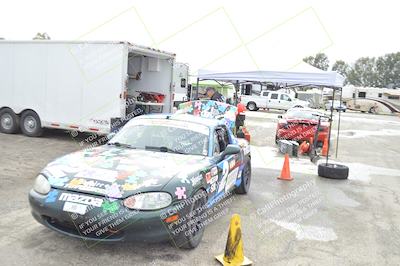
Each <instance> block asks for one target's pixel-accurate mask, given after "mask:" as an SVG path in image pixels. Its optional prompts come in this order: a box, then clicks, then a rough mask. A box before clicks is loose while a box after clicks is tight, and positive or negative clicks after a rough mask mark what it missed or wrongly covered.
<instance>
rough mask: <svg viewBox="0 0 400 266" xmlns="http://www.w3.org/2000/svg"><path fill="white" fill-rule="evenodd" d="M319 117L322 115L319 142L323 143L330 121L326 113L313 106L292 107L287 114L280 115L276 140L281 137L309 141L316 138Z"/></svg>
mask: <svg viewBox="0 0 400 266" xmlns="http://www.w3.org/2000/svg"><path fill="white" fill-rule="evenodd" d="M319 117H322V118H321V119H322V120H321V125H320V127H319V132H318V144H319V145H321V144H322V143H323V141H324V139H325V138H326V137H327V136H328V132H329V122H328V121H327V119H326V117H325V114H323V113H321V112H319V111H317V110H314V109H311V108H291V109H289V110H288V111H287V112H286V113H285V115H283V116H280V119H279V121H278V124H277V127H276V135H275V141H276V142H278V140H280V139H286V140H295V141H299V142H301V141H304V140H307V141H309V140H310V139H311V138H314V134H315V131H316V130H317V125H318V119H319Z"/></svg>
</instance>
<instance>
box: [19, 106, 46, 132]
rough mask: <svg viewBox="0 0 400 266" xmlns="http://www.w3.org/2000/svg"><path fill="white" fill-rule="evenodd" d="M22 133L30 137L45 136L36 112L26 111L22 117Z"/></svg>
mask: <svg viewBox="0 0 400 266" xmlns="http://www.w3.org/2000/svg"><path fill="white" fill-rule="evenodd" d="M20 126H21V131H22V133H24V135H26V136H28V137H40V136H41V135H42V134H43V128H42V124H41V123H40V118H39V116H38V115H37V114H36V113H35V112H34V111H25V112H23V113H22V115H21V124H20Z"/></svg>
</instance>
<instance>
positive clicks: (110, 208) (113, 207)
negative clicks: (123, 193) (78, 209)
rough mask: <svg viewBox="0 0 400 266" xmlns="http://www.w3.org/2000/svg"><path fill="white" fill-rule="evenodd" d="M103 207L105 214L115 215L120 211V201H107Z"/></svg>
mask: <svg viewBox="0 0 400 266" xmlns="http://www.w3.org/2000/svg"><path fill="white" fill-rule="evenodd" d="M101 207H102V209H103V212H109V213H115V212H116V211H118V210H119V204H118V201H114V202H111V201H108V200H105V201H104V202H103V203H102V204H101Z"/></svg>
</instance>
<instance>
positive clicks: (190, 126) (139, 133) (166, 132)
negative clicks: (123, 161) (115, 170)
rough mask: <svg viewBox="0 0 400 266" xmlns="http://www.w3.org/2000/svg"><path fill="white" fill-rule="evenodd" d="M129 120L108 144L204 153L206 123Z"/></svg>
mask: <svg viewBox="0 0 400 266" xmlns="http://www.w3.org/2000/svg"><path fill="white" fill-rule="evenodd" d="M132 122H133V123H129V124H127V125H126V126H125V127H123V128H122V129H121V131H120V132H118V133H117V134H116V135H115V136H114V137H113V138H112V139H111V140H110V142H109V144H110V145H116V146H120V147H127V148H136V149H146V150H152V151H160V152H171V153H180V154H192V155H203V156H207V154H208V136H209V129H208V127H206V126H203V125H198V124H195V123H191V122H182V121H174V120H167V119H138V121H132Z"/></svg>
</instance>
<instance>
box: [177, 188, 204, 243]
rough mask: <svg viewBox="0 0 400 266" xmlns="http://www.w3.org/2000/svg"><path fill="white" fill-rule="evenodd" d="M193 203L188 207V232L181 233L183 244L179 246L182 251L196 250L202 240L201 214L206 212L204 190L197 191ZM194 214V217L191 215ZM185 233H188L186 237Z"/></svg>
mask: <svg viewBox="0 0 400 266" xmlns="http://www.w3.org/2000/svg"><path fill="white" fill-rule="evenodd" d="M193 198H194V199H196V200H195V201H193V203H192V204H191V206H190V209H189V216H190V218H189V219H188V221H187V224H188V230H187V231H184V232H183V235H182V237H183V238H184V239H183V242H184V244H182V245H181V246H180V248H183V249H194V248H196V247H197V246H198V245H199V244H200V242H201V239H202V238H203V234H204V229H205V226H204V224H203V220H204V219H203V217H202V216H203V214H204V212H205V211H206V207H205V206H206V204H207V199H206V193H205V191H204V190H199V191H197V192H196V194H194V196H193ZM192 214H194V215H192ZM185 232H189V234H188V235H187V236H186V234H185Z"/></svg>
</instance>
